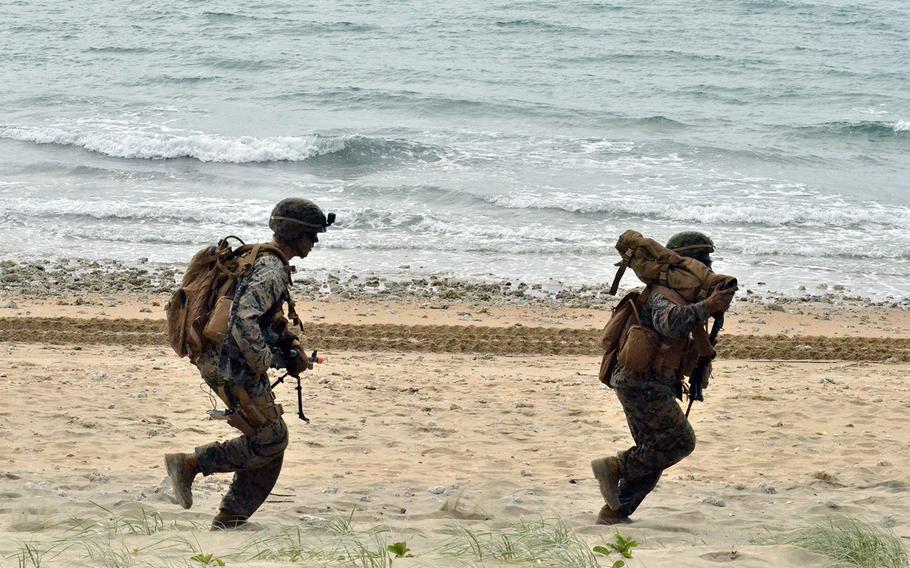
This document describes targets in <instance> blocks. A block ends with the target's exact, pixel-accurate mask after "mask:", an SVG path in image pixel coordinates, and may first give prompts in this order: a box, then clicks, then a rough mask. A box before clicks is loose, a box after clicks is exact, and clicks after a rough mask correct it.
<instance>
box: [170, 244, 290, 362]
mask: <svg viewBox="0 0 910 568" xmlns="http://www.w3.org/2000/svg"><path fill="white" fill-rule="evenodd" d="M230 239H236V240H237V241H240V245H241V246H239V247H237V248H232V247H231V245H230V244H229V242H228V241H229V240H230ZM262 254H273V255H275V256H277V257H278V258H279V259H281V262H282V263H284V265H285V267H288V261H287V259H286V258H285V257H284V255H283V254H282V253H281V251H280V250H278V249H277V248H276V247H275V246H274V245H270V244H253V245H247V244H244V243H243V241H241V240H240V239H238V238H237V237H234V236H229V237H225V238H223V239H221V240H220V241H218V244H217V245H214V246H208V247H206V248H204V249H202V250H200V251H199V252H197V253H196V254H195V255H194V256H193V258H192V260H190V263H189V266H187V269H186V273H185V274H184V275H183V281H182V282H181V284H180V288H178V289H177V291H175V292H174V293H173V294H172V295H171V299H170V301H169V302H168V303H167V306H165V308H164V310H165V312H166V314H167V335H168V341H169V343H170V344H171V347H172V348H173V349H174V351H175V352H176V353H177V355H179V356H181V357H189V358H190V360H191V361H193V362H194V363H195V362H196V360H197V359H198V357H199V355H200V354H202V353H203V352H204V351H205V350H206V348H208V347H209V346H210V345H220V344H221V343H222V342H223V341H224V338H225V337H226V335H227V331H228V318H229V317H230V313H231V306H232V305H233V302H234V292H235V290H236V288H237V281H238V280H239V279H240V277H241V276H245V275H248V274H250V273H251V272H252V270H253V264H254V263H255V262H256V259H257V258H259V256H261V255H262Z"/></svg>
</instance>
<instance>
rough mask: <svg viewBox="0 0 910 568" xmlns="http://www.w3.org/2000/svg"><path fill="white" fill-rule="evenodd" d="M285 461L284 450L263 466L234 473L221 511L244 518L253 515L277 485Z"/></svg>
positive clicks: (222, 502)
mask: <svg viewBox="0 0 910 568" xmlns="http://www.w3.org/2000/svg"><path fill="white" fill-rule="evenodd" d="M283 462H284V452H282V453H281V454H279V455H278V456H276V457H275V459H274V460H273V461H272V462H270V463H268V464H266V465H264V466H262V467H259V468H255V469H244V470H241V471H238V472H236V473H234V479H233V481H231V487H230V489H228V492H227V494H226V495H225V496H224V499H222V500H221V507H220V509H221V511H222V512H223V513H226V514H229V515H236V516H237V517H239V518H243V519H247V518H249V517H251V516H252V515H253V513H255V512H256V510H257V509H259V507H260V506H261V505H262V504H263V503H265V500H266V499H267V498H268V496H269V493H271V491H272V489H273V488H274V487H275V483H276V482H277V481H278V475H279V474H280V473H281V466H282V463H283Z"/></svg>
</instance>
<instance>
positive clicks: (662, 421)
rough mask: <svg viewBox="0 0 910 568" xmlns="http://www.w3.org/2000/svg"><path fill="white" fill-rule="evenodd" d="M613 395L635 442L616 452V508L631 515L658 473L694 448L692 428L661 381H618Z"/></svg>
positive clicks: (655, 479) (673, 395) (672, 391)
mask: <svg viewBox="0 0 910 568" xmlns="http://www.w3.org/2000/svg"><path fill="white" fill-rule="evenodd" d="M615 391H616V395H617V396H618V397H619V402H620V403H621V404H622V408H623V411H624V412H625V414H626V422H627V423H628V424H629V430H630V431H631V433H632V439H633V440H635V445H634V446H632V447H631V448H629V449H627V450H625V451H622V452H620V453H619V454H618V457H619V461H620V464H621V466H622V467H621V470H622V477H621V479H620V483H619V502H620V511H619V512H621V513H622V514H623V515H626V516H628V515H631V514H632V512H633V511H635V509H637V508H638V506H639V505H640V504H641V502H642V501H643V500H644V498H645V497H646V496H647V495H648V493H650V492H651V491H652V490H653V489H654V488H655V487H656V486H657V481H658V480H659V479H660V476H661V473H663V471H664V470H665V469H667V468H669V467H670V466H672V465H673V464H675V463H677V462H679V461H680V460H682V459H683V458H685V457H686V456H688V455H689V454H691V453H692V451H693V450H695V431H694V430H692V426H691V425H690V424H689V421H688V419H687V418H686V415H685V413H684V412H683V410H682V408H680V406H679V403H677V402H676V394H675V392H674V389H673V387H671V386H669V385H667V384H665V383H662V382H642V383H639V384H619V385H616V387H615Z"/></svg>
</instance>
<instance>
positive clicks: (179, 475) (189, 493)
mask: <svg viewBox="0 0 910 568" xmlns="http://www.w3.org/2000/svg"><path fill="white" fill-rule="evenodd" d="M164 465H165V467H167V475H168V477H170V478H171V485H172V486H173V487H174V497H175V498H176V499H177V502H178V503H179V504H180V506H181V507H183V508H184V509H189V508H190V507H192V506H193V479H195V478H196V474H198V473H199V469H198V468H197V467H196V454H165V455H164Z"/></svg>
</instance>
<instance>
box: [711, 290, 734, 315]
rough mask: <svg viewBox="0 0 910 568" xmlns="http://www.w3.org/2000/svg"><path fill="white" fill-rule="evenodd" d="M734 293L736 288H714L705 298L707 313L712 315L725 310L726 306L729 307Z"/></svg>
mask: <svg viewBox="0 0 910 568" xmlns="http://www.w3.org/2000/svg"><path fill="white" fill-rule="evenodd" d="M734 293H736V288H725V289H723V290H714V292H712V293H711V295H710V296H708V299H706V300H705V305H706V306H707V308H708V313H709V314H711V315H714V314H720V313H723V312H725V311H727V308H729V307H730V303H731V302H732V301H733V294H734Z"/></svg>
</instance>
